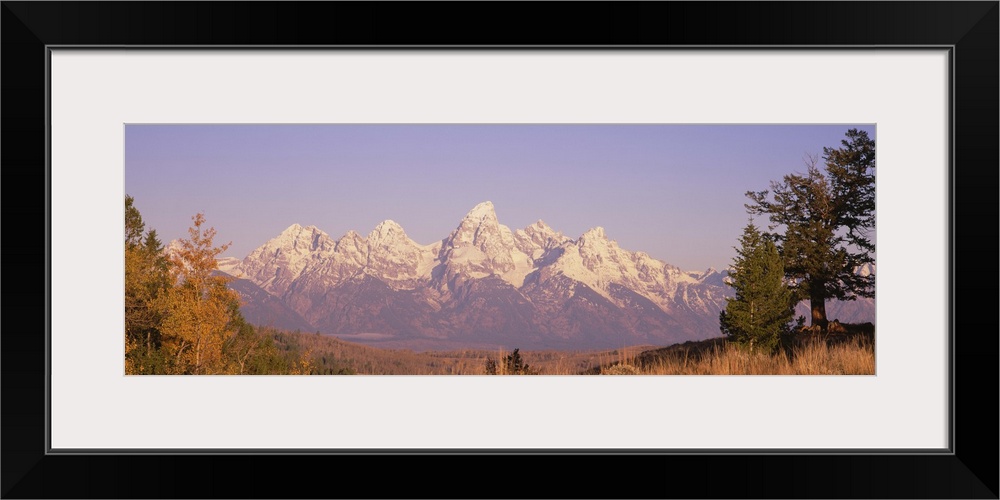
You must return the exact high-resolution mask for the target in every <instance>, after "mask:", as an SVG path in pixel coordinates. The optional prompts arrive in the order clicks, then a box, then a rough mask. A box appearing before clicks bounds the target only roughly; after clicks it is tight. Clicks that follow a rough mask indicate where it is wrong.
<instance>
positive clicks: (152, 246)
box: [125, 196, 170, 374]
mask: <svg viewBox="0 0 1000 500" xmlns="http://www.w3.org/2000/svg"><path fill="white" fill-rule="evenodd" d="M144 230H145V223H143V221H142V215H141V214H140V213H139V210H138V209H137V208H136V207H135V205H134V200H133V199H132V197H131V196H126V197H125V370H126V373H130V374H131V373H165V372H166V370H167V368H166V360H165V359H164V357H163V356H161V355H160V352H159V350H158V349H159V347H160V323H161V321H162V310H161V309H160V307H159V300H160V297H161V296H162V295H163V294H164V292H165V290H166V289H167V288H168V287H169V286H170V278H169V274H168V267H169V266H168V262H167V260H166V257H165V256H164V255H163V245H162V244H161V243H160V240H159V239H158V238H157V236H156V231H155V230H150V231H149V232H147V233H146V236H145V238H143V231H144Z"/></svg>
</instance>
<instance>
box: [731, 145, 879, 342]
mask: <svg viewBox="0 0 1000 500" xmlns="http://www.w3.org/2000/svg"><path fill="white" fill-rule="evenodd" d="M846 135H847V138H846V139H844V140H842V141H841V145H842V147H841V148H838V149H832V148H823V153H824V154H823V160H824V161H825V173H824V172H823V171H821V170H820V168H819V167H817V163H818V161H817V160H816V159H810V161H809V164H808V171H807V172H806V174H804V175H803V174H789V175H786V176H784V178H783V180H782V182H776V181H772V182H771V189H770V193H769V191H768V190H765V191H757V192H754V191H749V192H747V197H748V198H750V200H752V203H749V204H747V205H746V208H747V211H748V212H749V213H750V214H753V215H762V214H766V215H767V216H769V218H770V221H771V224H770V225H769V230H770V231H772V232H770V233H767V235H768V236H769V237H771V238H772V239H774V240H775V241H776V242H777V244H778V249H779V252H780V254H781V256H782V259H783V262H784V266H785V273H786V276H787V277H788V278H789V279H790V280H791V281H792V282H793V283H794V289H795V292H796V295H797V298H798V299H800V300H803V299H809V301H810V308H811V311H812V318H811V319H812V325H813V326H819V327H820V328H824V329H825V328H826V326H827V317H826V300H828V299H839V300H855V299H856V298H857V297H874V296H875V275H874V274H870V275H867V276H862V275H860V274H859V273H858V272H857V270H858V269H859V268H860V267H861V266H863V265H865V264H872V263H874V262H875V259H874V256H873V255H874V252H875V244H874V243H872V241H871V232H872V231H873V230H874V229H875V141H873V140H872V139H870V138H869V137H868V133H867V132H865V131H862V130H857V129H850V130H848V131H847V134H846ZM769 194H770V196H769ZM776 229H784V233H782V232H779V231H775V230H776Z"/></svg>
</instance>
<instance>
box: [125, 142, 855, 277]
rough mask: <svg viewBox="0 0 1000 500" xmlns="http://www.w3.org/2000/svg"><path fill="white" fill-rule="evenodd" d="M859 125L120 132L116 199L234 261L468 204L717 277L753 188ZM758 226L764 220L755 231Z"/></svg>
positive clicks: (425, 218) (436, 216)
mask: <svg viewBox="0 0 1000 500" xmlns="http://www.w3.org/2000/svg"><path fill="white" fill-rule="evenodd" d="M852 127H853V128H860V129H863V130H866V131H868V133H869V135H870V136H871V137H873V138H874V137H875V127H874V126H873V125H869V126H859V125H790V126H785V125H127V126H126V127H125V193H126V194H129V195H132V196H133V197H134V198H135V205H136V207H137V208H138V209H139V211H140V213H141V214H142V217H143V220H144V221H145V222H146V227H147V229H148V228H153V229H156V230H157V233H158V234H159V235H160V238H161V240H163V241H164V243H166V242H168V241H170V240H172V239H174V238H181V237H186V236H187V228H188V226H189V225H190V223H191V216H193V215H194V214H195V213H197V212H204V213H205V217H206V221H207V223H208V225H210V226H214V227H215V228H216V230H217V231H218V236H217V237H216V244H219V243H225V242H228V241H232V247H230V249H229V251H228V252H226V253H225V255H228V256H233V257H239V258H243V257H245V256H246V255H247V254H249V253H250V252H251V251H252V250H253V249H254V248H256V247H258V246H260V245H262V244H263V243H264V242H266V241H267V240H269V239H271V238H273V237H274V236H276V235H278V234H279V233H280V232H281V231H282V230H284V229H285V228H287V227H288V226H290V225H292V224H293V223H299V224H302V225H315V226H317V227H319V228H320V229H322V230H323V231H325V232H327V233H329V234H330V236H332V237H333V238H334V239H339V238H340V237H341V236H342V235H343V234H344V233H345V232H347V230H349V229H354V230H355V231H358V232H359V233H361V234H362V235H367V234H368V232H369V231H371V230H372V229H373V228H374V227H375V225H376V224H378V223H379V222H380V221H382V220H385V219H392V220H395V221H396V222H398V223H400V225H402V226H403V228H404V229H405V230H406V232H407V234H408V235H409V236H410V238H412V239H413V240H415V241H416V242H417V243H420V244H427V243H431V242H433V241H436V240H440V239H442V238H444V237H446V236H447V235H448V233H450V232H451V231H452V230H453V229H454V228H455V227H456V226H457V225H458V223H459V222H460V221H461V219H462V217H463V216H464V215H465V214H466V212H468V211H469V210H470V209H471V208H472V207H473V206H475V205H476V204H477V203H479V202H482V201H486V200H490V201H492V202H493V204H494V206H495V208H496V212H497V217H498V218H499V220H500V222H501V223H502V224H505V225H507V226H509V227H510V228H511V229H518V228H523V227H525V226H527V225H529V224H531V223H533V222H535V221H536V220H538V219H542V220H544V221H545V222H546V223H548V224H549V225H550V226H552V228H553V229H555V230H557V231H561V232H563V234H565V235H567V236H569V237H571V238H577V237H579V236H580V235H581V234H582V233H583V232H584V231H586V230H587V229H589V228H591V227H594V226H603V227H604V228H605V231H606V233H607V235H608V237H609V238H611V239H614V240H617V241H618V244H619V245H621V246H622V247H623V248H625V249H628V250H642V251H645V252H647V253H649V254H650V255H652V256H653V257H655V258H658V259H661V260H664V261H666V262H668V263H670V264H673V265H676V266H679V267H681V268H682V269H685V270H702V269H705V268H708V267H716V268H724V267H726V266H728V265H729V264H730V263H731V261H732V258H733V256H734V254H735V251H734V250H733V246H734V245H736V243H737V239H738V237H739V235H740V234H741V232H742V228H743V226H744V225H745V224H746V222H747V217H748V216H747V214H746V211H745V210H744V207H743V204H744V203H746V201H747V199H746V197H745V195H744V193H745V192H746V191H748V190H761V189H765V188H767V187H768V183H769V182H770V181H771V180H779V179H781V177H782V176H783V175H785V174H787V173H791V172H802V171H804V170H805V166H804V163H803V158H804V156H805V155H806V154H807V153H809V154H817V155H818V154H822V151H823V147H824V146H826V147H839V146H840V141H841V139H843V138H844V133H845V132H846V131H847V129H849V128H852ZM757 223H758V226H765V225H766V221H764V220H758V221H757Z"/></svg>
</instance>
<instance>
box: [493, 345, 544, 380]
mask: <svg viewBox="0 0 1000 500" xmlns="http://www.w3.org/2000/svg"><path fill="white" fill-rule="evenodd" d="M486 374H487V375H537V372H535V371H532V370H531V367H529V366H528V364H527V363H525V362H524V360H523V359H521V353H520V352H518V349H514V352H512V353H510V354H508V355H506V356H504V357H503V364H502V365H501V364H498V363H497V362H496V361H495V360H494V359H493V358H486Z"/></svg>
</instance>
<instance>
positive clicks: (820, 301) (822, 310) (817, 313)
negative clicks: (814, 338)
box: [809, 292, 827, 331]
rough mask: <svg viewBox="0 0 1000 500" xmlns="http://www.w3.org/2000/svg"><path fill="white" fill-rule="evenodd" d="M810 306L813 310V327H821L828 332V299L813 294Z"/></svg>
mask: <svg viewBox="0 0 1000 500" xmlns="http://www.w3.org/2000/svg"><path fill="white" fill-rule="evenodd" d="M809 305H810V306H811V308H812V326H819V327H820V328H822V329H823V331H826V323H827V322H826V298H825V297H823V295H822V294H819V293H816V292H813V293H812V294H811V296H810V297H809Z"/></svg>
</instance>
